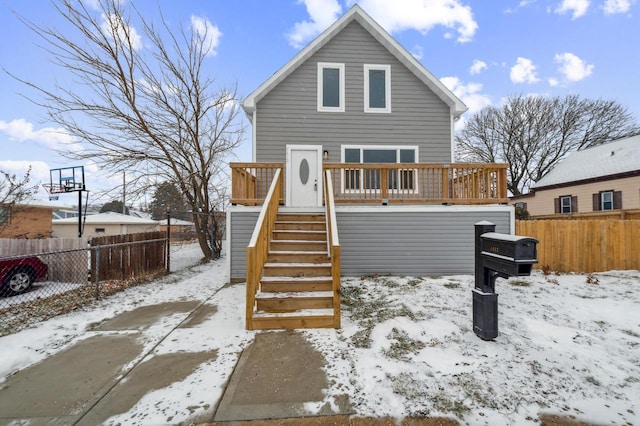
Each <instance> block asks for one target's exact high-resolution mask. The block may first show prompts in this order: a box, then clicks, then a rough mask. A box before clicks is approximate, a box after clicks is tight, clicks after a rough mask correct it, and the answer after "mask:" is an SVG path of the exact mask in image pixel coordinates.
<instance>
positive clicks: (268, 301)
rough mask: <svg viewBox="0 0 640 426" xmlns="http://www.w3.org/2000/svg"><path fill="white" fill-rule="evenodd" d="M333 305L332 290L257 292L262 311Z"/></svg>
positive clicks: (281, 310) (319, 307) (258, 304)
mask: <svg viewBox="0 0 640 426" xmlns="http://www.w3.org/2000/svg"><path fill="white" fill-rule="evenodd" d="M332 307H333V292H332V291H314V292H304V293H296V292H293V293H292V292H289V293H258V294H256V308H257V310H258V311H260V312H292V311H299V310H302V309H314V310H315V309H330V308H332Z"/></svg>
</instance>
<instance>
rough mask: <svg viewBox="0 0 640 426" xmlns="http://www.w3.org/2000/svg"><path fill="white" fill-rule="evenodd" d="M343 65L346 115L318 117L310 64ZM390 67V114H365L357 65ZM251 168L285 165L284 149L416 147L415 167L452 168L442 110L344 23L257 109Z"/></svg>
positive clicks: (334, 152)
mask: <svg viewBox="0 0 640 426" xmlns="http://www.w3.org/2000/svg"><path fill="white" fill-rule="evenodd" d="M318 62H339V63H344V64H345V109H346V110H345V112H343V113H332V112H318V111H317V98H316V97H317V88H316V79H317V63H318ZM365 63H369V64H389V65H391V110H392V112H391V113H390V114H371V113H365V112H364V87H363V85H364V71H363V65H364V64H365ZM256 116H257V118H256V120H257V122H256V123H254V125H255V126H256V140H257V143H256V161H259V162H271V161H284V157H285V146H286V145H287V144H313V145H322V146H323V148H324V149H327V150H329V153H330V159H329V160H330V161H333V162H336V161H340V152H341V151H340V146H341V145H344V144H367V145H375V144H380V145H392V144H393V145H418V146H419V149H420V155H419V161H420V162H450V161H451V125H450V109H449V107H448V106H447V105H446V104H445V103H444V102H443V101H442V100H441V99H440V98H438V96H437V95H435V94H434V93H433V92H432V91H431V90H430V89H429V88H427V87H426V86H425V85H424V84H423V83H422V82H421V81H420V80H419V79H418V78H417V77H416V76H415V75H414V74H413V73H412V72H411V71H409V70H408V69H407V68H406V67H405V66H404V65H402V64H401V63H400V61H398V60H397V59H396V58H395V57H394V56H393V55H391V53H389V52H388V51H387V50H386V48H385V47H384V46H382V45H381V44H379V43H378V42H377V41H376V40H375V39H374V38H373V37H372V36H371V35H370V34H369V33H368V32H367V31H366V30H365V29H364V28H362V27H361V26H360V24H358V23H357V22H352V23H351V24H349V25H348V26H347V27H346V28H345V29H344V30H343V31H342V32H341V33H339V34H338V35H336V37H335V38H333V39H332V40H331V41H329V42H328V43H327V44H326V45H325V46H323V47H322V48H321V49H319V50H318V51H317V52H316V53H315V54H314V55H313V56H312V57H311V58H309V60H307V61H306V62H305V63H304V64H302V65H301V66H300V67H299V68H298V69H296V70H295V71H294V72H293V73H291V74H290V75H289V76H288V78H287V79H285V80H284V81H283V82H281V83H280V84H279V85H278V86H276V87H275V88H274V89H273V90H272V91H271V92H269V93H268V94H267V95H266V96H265V97H264V98H263V99H261V100H260V101H258V103H257V113H256Z"/></svg>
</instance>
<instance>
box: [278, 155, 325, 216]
mask: <svg viewBox="0 0 640 426" xmlns="http://www.w3.org/2000/svg"><path fill="white" fill-rule="evenodd" d="M286 204H287V206H291V207H319V206H321V205H322V146H320V145H287V194H286Z"/></svg>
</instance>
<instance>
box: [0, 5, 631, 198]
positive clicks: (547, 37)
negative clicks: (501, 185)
mask: <svg viewBox="0 0 640 426" xmlns="http://www.w3.org/2000/svg"><path fill="white" fill-rule="evenodd" d="M92 1H95V0H91V1H88V3H89V4H90V3H91V2H92ZM125 1H126V4H127V6H128V5H130V4H131V3H133V4H135V6H136V8H137V9H138V10H139V11H140V12H141V13H142V14H143V15H144V16H145V17H148V18H150V19H152V20H153V19H154V17H157V13H158V12H157V9H158V5H159V6H160V7H161V8H162V11H163V13H164V15H165V17H167V18H168V20H169V21H170V24H171V25H175V26H176V27H177V26H178V25H184V26H188V25H191V22H193V18H196V19H197V20H199V21H200V22H205V23H208V24H210V25H211V26H213V27H215V28H216V29H217V30H218V32H219V37H217V38H216V39H215V40H214V43H215V55H210V56H209V58H208V59H207V64H206V66H207V67H206V70H205V72H206V73H208V74H210V75H211V76H212V77H214V78H215V79H216V82H217V83H219V84H220V85H221V86H223V85H228V84H231V83H237V85H238V95H239V97H240V98H241V99H242V98H244V97H245V96H247V95H248V94H249V93H251V91H253V90H254V89H255V88H256V87H257V86H258V85H260V84H261V83H262V82H263V81H264V80H265V79H267V78H268V77H269V76H270V75H271V74H273V73H274V72H275V71H276V70H278V69H279V68H280V67H281V66H283V65H284V64H285V63H286V62H287V61H288V60H289V59H291V58H292V57H293V56H294V55H295V54H296V53H297V52H298V51H299V50H300V48H302V47H304V46H305V45H306V44H307V43H308V42H310V41H311V40H312V39H313V38H314V37H315V36H316V35H318V34H319V33H320V32H321V31H322V30H323V29H325V28H326V27H328V26H329V25H330V24H331V23H332V22H334V21H335V20H336V19H337V18H338V17H339V16H341V15H342V13H344V12H345V11H346V10H348V8H349V7H350V6H351V5H353V4H354V3H355V2H356V1H354V0H298V1H296V0H272V1H265V0H216V1H203V0H181V1H168V0H160V1H155V0H145V1H134V0H125ZM357 3H359V4H360V6H361V7H362V8H363V9H364V10H365V11H366V12H367V13H369V14H370V15H371V16H372V17H373V18H374V19H375V20H377V21H378V22H379V23H380V24H381V25H382V26H383V27H384V28H385V29H387V30H388V31H389V32H390V33H391V34H392V35H393V36H394V37H395V38H396V39H397V40H398V41H399V42H400V43H401V44H402V45H403V46H404V47H405V48H406V49H407V50H409V51H410V52H411V53H412V54H413V55H414V56H416V57H417V58H418V59H419V60H420V61H421V62H422V63H423V64H424V65H425V66H426V68H427V69H429V70H430V71H431V72H432V73H433V74H434V75H435V76H436V77H438V78H440V79H441V80H442V81H443V82H444V83H445V84H446V85H447V86H448V87H449V88H450V89H451V90H453V91H454V93H456V94H457V95H458V96H459V97H460V98H461V99H462V100H463V101H464V102H465V103H466V104H467V106H468V107H469V112H467V113H466V114H465V117H469V116H471V115H472V114H473V113H474V112H476V111H478V110H479V109H481V108H482V107H484V106H487V105H500V103H501V102H502V100H503V99H504V98H505V97H506V96H508V95H512V94H520V93H522V94H539V95H548V96H557V95H560V96H561V95H567V94H578V95H580V96H582V97H588V98H594V99H595V98H603V99H612V100H615V101H618V102H619V103H621V104H622V105H623V106H626V107H627V108H629V110H630V111H631V113H632V114H633V115H635V116H636V117H637V118H638V119H639V120H640V84H639V83H638V75H639V72H638V69H640V48H638V42H640V21H639V20H638V17H637V15H638V14H640V6H639V5H638V1H637V0H522V1H518V0H499V1H486V0H473V1H465V0H395V1H390V0H360V1H357ZM13 12H15V13H17V14H19V15H21V16H24V17H25V18H26V19H28V20H30V21H33V22H35V23H37V24H41V25H46V26H54V27H56V28H59V29H60V30H62V31H64V30H65V28H64V23H63V22H62V21H61V19H60V18H58V17H57V16H55V14H54V12H53V8H52V6H51V4H50V3H49V2H48V1H44V0H36V1H24V0H0V67H1V68H2V69H4V70H7V71H9V72H11V73H13V74H15V75H17V76H19V77H21V78H24V79H26V80H29V81H33V82H36V83H38V84H42V85H43V86H45V87H50V86H51V85H52V84H53V82H54V81H56V80H57V81H59V82H65V81H66V80H65V78H66V77H65V72H64V70H61V69H56V68H55V67H53V65H52V64H51V58H50V57H49V56H47V54H46V53H45V52H43V51H42V50H41V49H39V48H38V47H37V44H38V43H40V44H41V41H39V40H38V39H37V37H36V36H35V35H34V34H33V33H31V32H30V30H29V29H27V28H26V27H25V26H24V24H22V23H21V22H20V21H19V20H18V18H17V17H16V16H15V15H14V13H13ZM141 42H142V45H143V48H144V43H145V41H144V38H142V40H141ZM0 87H1V88H2V102H0V169H3V170H7V171H11V172H16V173H18V174H20V173H23V171H24V170H25V169H26V167H28V165H31V166H32V168H33V172H32V174H33V181H34V183H37V182H39V181H42V182H43V183H44V182H46V181H48V179H49V177H48V176H49V173H48V170H49V168H55V167H66V166H72V165H73V166H75V165H83V164H76V163H73V162H71V161H70V160H66V159H64V158H63V157H61V156H60V155H59V154H58V153H56V151H55V150H56V149H59V148H62V147H64V146H66V145H64V142H73V140H72V139H71V138H70V137H69V136H67V135H64V134H63V133H61V132H58V131H55V129H56V125H55V124H54V123H50V122H47V121H46V120H45V118H46V117H45V112H44V110H42V109H41V108H40V107H38V106H36V105H33V104H32V103H30V102H29V101H28V100H26V99H24V98H23V97H22V96H21V95H20V94H21V93H26V94H32V93H31V92H29V91H28V90H27V89H26V88H25V87H24V86H22V85H21V84H20V83H17V82H16V81H15V80H13V79H12V78H11V77H9V76H8V75H6V73H0ZM243 119H244V118H243ZM245 122H246V126H247V132H246V136H245V139H246V141H245V142H244V143H243V144H242V146H241V147H240V148H239V149H238V150H237V152H236V155H237V157H238V160H240V161H250V159H251V151H250V150H251V140H250V139H251V130H250V127H249V123H248V121H246V120H245ZM462 125H463V124H462ZM52 129H53V130H54V131H52ZM85 167H86V169H87V185H88V187H89V189H93V188H96V189H99V188H109V187H115V186H117V185H121V184H122V177H118V176H116V177H113V178H110V179H109V178H107V177H105V176H104V174H103V173H101V171H100V170H98V169H97V168H96V167H95V166H93V165H91V164H86V165H85ZM96 194H97V191H96ZM65 197H67V198H69V200H66V198H65ZM60 201H61V202H67V201H68V202H69V203H73V202H75V197H73V196H64V197H62V198H61V200H60Z"/></svg>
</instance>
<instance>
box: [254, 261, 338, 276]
mask: <svg viewBox="0 0 640 426" xmlns="http://www.w3.org/2000/svg"><path fill="white" fill-rule="evenodd" d="M263 273H264V276H266V277H327V276H331V263H265V264H264V269H263Z"/></svg>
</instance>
